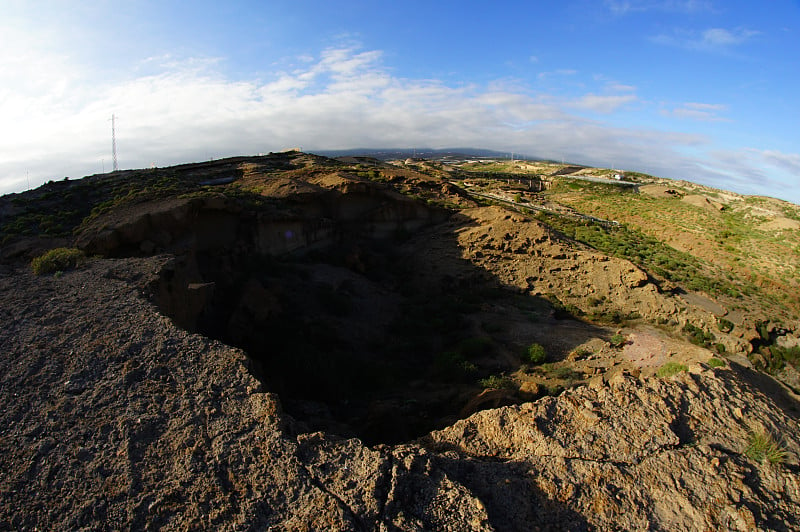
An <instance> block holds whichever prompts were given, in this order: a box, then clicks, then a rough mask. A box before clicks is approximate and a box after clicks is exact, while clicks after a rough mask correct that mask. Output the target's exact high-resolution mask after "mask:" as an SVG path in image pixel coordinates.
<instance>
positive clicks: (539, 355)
mask: <svg viewBox="0 0 800 532" xmlns="http://www.w3.org/2000/svg"><path fill="white" fill-rule="evenodd" d="M523 358H524V359H525V361H527V362H530V363H531V364H541V363H543V362H544V361H545V360H547V351H545V349H544V347H542V346H541V345H540V344H535V343H534V344H531V345H530V346H528V349H527V351H525V356H524V357H523Z"/></svg>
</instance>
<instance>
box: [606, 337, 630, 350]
mask: <svg viewBox="0 0 800 532" xmlns="http://www.w3.org/2000/svg"><path fill="white" fill-rule="evenodd" d="M627 341H628V337H627V336H625V335H624V334H615V335H614V336H612V337H611V338H610V339H609V340H608V343H609V344H611V346H612V347H616V348H620V347H622V346H623V345H625V342H627Z"/></svg>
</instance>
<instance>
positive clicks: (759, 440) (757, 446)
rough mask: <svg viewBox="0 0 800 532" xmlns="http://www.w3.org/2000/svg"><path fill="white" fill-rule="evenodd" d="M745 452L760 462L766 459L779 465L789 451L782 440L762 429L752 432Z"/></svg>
mask: <svg viewBox="0 0 800 532" xmlns="http://www.w3.org/2000/svg"><path fill="white" fill-rule="evenodd" d="M744 454H745V455H746V456H747V457H748V458H750V459H751V460H753V461H754V462H758V463H759V464H762V463H764V460H766V461H767V462H769V463H770V464H772V465H777V464H782V463H783V462H785V461H786V454H787V451H786V448H785V447H784V445H783V442H782V441H778V440H776V439H775V438H773V436H772V434H770V433H768V432H767V431H765V430H763V429H762V430H760V431H757V432H756V431H751V432H750V434H749V435H748V437H747V448H746V449H745V450H744Z"/></svg>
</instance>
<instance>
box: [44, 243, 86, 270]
mask: <svg viewBox="0 0 800 532" xmlns="http://www.w3.org/2000/svg"><path fill="white" fill-rule="evenodd" d="M85 259H86V256H85V255H84V254H83V251H81V250H79V249H75V248H55V249H51V250H50V251H48V252H46V253H44V254H42V255H40V256H38V257H36V258H35V259H33V260H32V261H31V268H32V269H33V273H35V274H36V275H44V274H46V273H53V272H58V271H64V270H69V269H70V268H74V267H76V266H77V265H78V264H80V263H81V262H83V261H84V260H85Z"/></svg>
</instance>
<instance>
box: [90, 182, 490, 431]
mask: <svg viewBox="0 0 800 532" xmlns="http://www.w3.org/2000/svg"><path fill="white" fill-rule="evenodd" d="M255 200H258V201H255V202H254V199H253V198H245V201H242V199H241V198H239V199H231V198H230V197H225V196H211V197H194V198H186V199H176V198H173V199H168V200H160V201H153V202H149V203H143V204H138V205H133V206H131V207H129V208H125V209H117V210H115V211H114V212H112V213H109V214H108V215H106V216H102V217H100V218H98V219H97V220H96V221H95V223H94V224H93V226H91V227H90V228H89V229H87V230H85V231H84V233H83V234H82V235H81V237H80V240H79V241H80V243H81V246H82V247H83V248H84V249H85V250H86V251H88V252H90V253H99V254H103V255H106V256H126V255H143V254H152V253H159V252H165V253H168V254H170V255H172V256H173V257H174V259H172V260H171V261H170V262H169V263H168V264H167V265H166V266H165V267H164V268H163V270H162V272H161V275H160V279H159V281H158V282H157V283H156V285H155V286H154V287H153V290H152V293H153V297H154V301H155V302H156V304H157V305H158V306H159V308H160V309H161V311H162V312H163V313H164V314H166V315H167V316H169V317H170V318H172V319H173V320H174V321H175V323H176V324H178V325H179V326H181V327H183V328H185V329H187V330H189V331H192V332H197V333H201V334H203V335H206V336H208V337H211V338H215V339H219V340H221V341H223V342H225V343H228V344H230V345H233V346H237V347H240V348H241V349H243V350H244V351H245V352H246V353H247V355H248V357H249V358H250V359H251V361H252V364H251V367H252V370H253V372H254V373H255V375H256V376H257V377H258V378H259V379H260V380H261V381H262V382H263V383H264V386H265V389H267V390H269V391H272V392H276V393H278V394H279V395H280V397H281V400H282V402H283V405H284V408H285V409H286V411H287V412H288V413H289V414H291V415H292V416H293V417H294V418H295V419H296V420H298V422H299V429H300V430H308V431H315V430H325V431H329V432H333V433H336V434H340V435H343V436H357V437H360V438H361V439H362V440H363V441H365V442H367V443H397V442H401V441H407V440H410V439H413V438H415V437H417V436H420V435H422V434H425V433H427V432H429V431H430V430H432V429H435V428H438V427H443V426H446V425H447V424H449V423H452V422H453V421H455V419H457V417H458V416H459V413H460V412H461V410H462V408H463V406H464V405H465V403H467V402H468V401H469V399H470V397H473V396H474V395H475V394H476V393H478V392H480V389H479V387H478V386H477V384H476V381H477V380H478V378H479V377H480V376H481V374H480V372H481V371H482V372H483V374H484V375H483V376H485V374H488V372H489V371H490V369H493V370H496V369H497V368H494V367H491V366H492V364H493V362H492V361H491V360H490V359H491V355H492V353H491V352H490V351H491V349H490V347H489V346H488V345H487V343H486V342H485V338H483V339H481V338H478V339H476V338H475V336H476V333H475V324H474V323H473V321H474V320H473V321H471V318H470V313H471V312H474V311H475V310H476V308H477V307H478V306H479V304H480V303H481V302H484V301H486V300H487V298H491V297H492V296H493V295H495V296H498V295H500V293H499V292H501V291H502V289H501V288H499V287H498V286H497V285H496V281H494V279H493V278H492V277H491V276H489V275H488V274H486V272H484V271H483V270H479V269H476V268H475V267H473V266H472V265H469V264H467V263H466V261H462V262H463V263H462V264H460V267H461V269H459V270H458V271H454V270H452V269H450V270H448V271H447V272H445V273H442V274H437V275H433V276H426V275H420V271H419V264H420V262H423V263H424V262H425V255H426V250H425V246H426V243H427V242H428V241H427V240H426V239H427V238H428V237H427V236H426V235H424V234H423V235H420V234H419V232H420V231H424V230H425V228H427V227H431V226H434V225H436V224H442V223H445V221H446V220H447V219H448V217H449V216H450V213H448V212H445V211H443V210H441V209H437V208H433V207H430V206H428V205H426V204H425V203H422V202H418V201H414V200H411V199H409V198H406V197H404V196H401V195H398V194H396V193H392V192H391V191H387V190H381V189H378V188H375V187H370V186H363V185H361V184H358V183H357V184H348V185H347V186H345V187H343V188H342V189H339V190H333V191H321V192H320V191H317V192H315V193H314V194H310V195H306V196H305V197H302V198H298V197H294V198H292V200H293V201H282V202H278V203H275V202H272V203H270V202H269V201H268V202H266V203H265V202H263V201H261V200H260V199H258V198H255ZM444 234H446V231H445V232H444ZM437 239H438V240H441V233H439V236H438V237H437ZM410 240H415V242H411V241H410ZM451 240H452V241H451V242H445V243H444V244H443V245H445V246H456V243H455V238H452V239H451ZM439 245H442V243H441V242H439ZM456 255H457V254H456ZM481 357H484V358H487V360H488V362H487V361H486V360H481ZM476 359H477V360H476ZM479 367H480V368H482V369H480V370H479V369H478V368H479ZM487 368H489V369H487ZM498 401H502V398H500V399H497V398H496V400H495V402H494V405H496V404H498ZM303 425H305V427H304V426H303Z"/></svg>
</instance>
